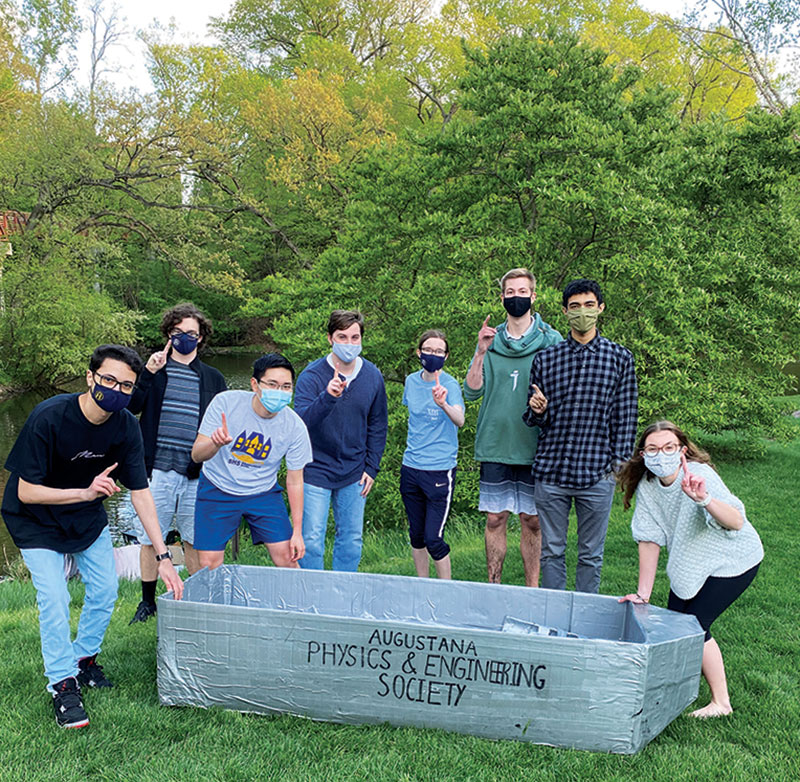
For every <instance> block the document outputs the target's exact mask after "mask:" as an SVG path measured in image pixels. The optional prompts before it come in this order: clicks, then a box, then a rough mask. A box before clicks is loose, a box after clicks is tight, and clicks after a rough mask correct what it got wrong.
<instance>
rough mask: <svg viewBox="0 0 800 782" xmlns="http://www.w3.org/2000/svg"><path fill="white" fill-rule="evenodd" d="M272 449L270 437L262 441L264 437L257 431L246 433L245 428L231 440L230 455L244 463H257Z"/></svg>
mask: <svg viewBox="0 0 800 782" xmlns="http://www.w3.org/2000/svg"><path fill="white" fill-rule="evenodd" d="M271 450H272V438H270V439H269V440H267V441H266V442H264V438H263V437H262V436H261V434H259V433H258V432H251V433H250V434H249V435H248V434H247V430H244V431H242V433H241V434H240V435H239V436H238V437H237V438H236V439H235V440H234V441H233V446H232V447H231V456H233V457H234V459H238V460H239V461H240V462H245V463H246V464H258V463H259V462H263V461H264V460H265V459H266V458H267V455H268V454H269V452H270V451H271Z"/></svg>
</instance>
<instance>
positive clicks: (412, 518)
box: [400, 329, 464, 578]
mask: <svg viewBox="0 0 800 782" xmlns="http://www.w3.org/2000/svg"><path fill="white" fill-rule="evenodd" d="M448 354H449V348H448V345H447V337H446V336H445V334H444V332H442V331H437V330H435V329H430V330H428V331H426V332H425V333H424V334H423V335H422V337H420V340H419V347H418V348H417V356H418V358H419V361H420V364H422V369H421V370H420V371H419V372H414V373H412V374H410V375H409V376H408V377H407V378H406V383H405V390H404V392H403V404H404V405H405V406H406V407H408V437H407V440H406V450H405V453H404V454H403V466H402V467H401V468H400V494H401V496H402V498H403V504H404V505H405V507H406V515H407V516H408V531H409V537H410V539H411V548H412V551H413V553H414V566H415V567H416V569H417V575H418V576H420V577H423V578H424V577H427V576H428V574H429V572H430V570H429V569H430V564H429V559H428V558H429V557H430V559H432V560H433V563H434V566H435V568H436V575H437V576H438V577H439V578H450V572H451V567H450V547H449V546H448V545H447V543H445V542H444V525H445V523H446V522H447V516H448V514H449V513H450V505H451V503H452V500H453V489H454V487H455V479H456V457H457V455H458V428H459V427H461V426H463V425H464V400H463V398H462V396H461V385H460V384H459V383H458V381H457V380H455V378H453V377H452V376H451V375H448V374H447V372H443V371H442V367H443V366H444V362H445V360H446V359H447V356H448Z"/></svg>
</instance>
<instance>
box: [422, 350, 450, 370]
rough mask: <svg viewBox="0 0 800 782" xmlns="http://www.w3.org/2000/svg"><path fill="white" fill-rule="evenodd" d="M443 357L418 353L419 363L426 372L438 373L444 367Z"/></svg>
mask: <svg viewBox="0 0 800 782" xmlns="http://www.w3.org/2000/svg"><path fill="white" fill-rule="evenodd" d="M444 359H445V357H444V356H434V355H433V354H432V353H420V354H419V363H420V364H422V368H423V369H424V370H425V371H426V372H438V371H439V370H440V369H441V368H442V367H443V366H444Z"/></svg>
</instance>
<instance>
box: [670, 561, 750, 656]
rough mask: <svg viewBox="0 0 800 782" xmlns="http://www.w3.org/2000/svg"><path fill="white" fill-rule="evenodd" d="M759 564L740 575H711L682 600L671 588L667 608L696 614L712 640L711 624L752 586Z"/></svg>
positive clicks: (707, 635) (708, 638) (707, 638)
mask: <svg viewBox="0 0 800 782" xmlns="http://www.w3.org/2000/svg"><path fill="white" fill-rule="evenodd" d="M760 564H761V563H760V562H759V563H758V565H755V566H754V567H751V568H750V570H745V572H744V573H741V574H740V575H738V576H731V577H730V578H721V577H719V576H709V577H708V578H707V579H706V582H705V584H703V586H702V587H700V591H699V592H698V593H697V594H696V595H695V596H694V597H690V598H689V599H688V600H681V598H679V597H678V596H677V595H676V594H675V593H674V592H673V591H672V590H671V589H670V590H669V600H668V601H667V608H669V610H670V611H678V612H680V613H681V614H694V615H695V616H696V617H697V621H698V622H700V627H702V628H703V630H705V631H706V638H705V639H706V641H710V640H711V625H712V623H713V622H714V620H715V619H716V618H717V617H718V616H719V615H720V614H721V613H722V612H723V611H724V610H725V609H726V608H727V607H728V606H729V605H730V604H731V603H733V601H734V600H736V598H737V597H739V595H741V594H742V592H744V590H745V589H747V587H749V586H750V582H751V581H752V580H753V579H754V578H755V577H756V573H757V572H758V567H759V565H760Z"/></svg>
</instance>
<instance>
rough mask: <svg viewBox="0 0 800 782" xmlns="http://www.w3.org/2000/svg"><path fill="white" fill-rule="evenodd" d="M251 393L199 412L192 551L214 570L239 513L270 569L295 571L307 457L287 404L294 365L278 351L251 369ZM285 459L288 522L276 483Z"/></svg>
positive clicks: (304, 438) (232, 395)
mask: <svg viewBox="0 0 800 782" xmlns="http://www.w3.org/2000/svg"><path fill="white" fill-rule="evenodd" d="M250 387H251V389H252V391H224V392H223V393H221V394H217V396H215V397H214V399H213V400H212V401H211V403H210V404H209V406H208V409H207V410H206V413H205V415H204V416H203V421H202V423H201V424H200V428H199V430H198V434H197V439H196V440H195V442H194V446H193V447H192V459H193V460H194V461H195V462H198V463H199V462H203V470H202V472H201V473H200V478H199V484H198V487H197V503H196V505H195V541H194V547H195V549H196V550H197V552H198V556H199V558H200V567H209V568H216V567H219V566H220V565H221V564H222V562H223V560H224V556H225V546H226V544H227V542H228V541H229V540H230V539H231V538H232V537H233V535H234V533H235V532H236V530H237V529H238V528H239V522H240V521H241V518H242V516H244V517H245V519H246V520H247V523H248V524H249V525H250V533H251V537H252V541H253V543H263V544H264V545H265V546H266V547H267V551H268V552H269V555H270V557H271V558H272V561H273V563H274V564H275V565H276V566H277V567H298V564H297V560H299V559H300V558H301V557H302V556H303V554H305V544H304V543H303V532H302V524H303V467H305V465H307V464H308V463H309V462H310V461H311V458H312V455H311V441H310V440H309V437H308V430H307V429H306V426H305V424H304V423H303V421H302V419H301V418H300V416H298V415H297V413H295V412H294V410H292V409H291V408H290V407H288V405H289V403H290V402H291V401H292V391H293V387H294V368H293V367H292V365H291V364H290V363H289V361H288V360H287V359H286V358H285V357H284V356H282V355H280V354H279V353H267V354H266V355H264V356H261V358H259V359H257V360H256V362H255V364H253V377H252V378H250ZM284 457H285V458H286V494H287V496H288V499H289V508H290V510H291V521H290V520H289V515H288V514H287V513H286V505H285V503H284V501H283V496H282V492H283V488H282V487H281V486H280V485H279V484H278V483H277V478H278V469H279V468H280V465H281V460H282V459H283V458H284Z"/></svg>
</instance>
